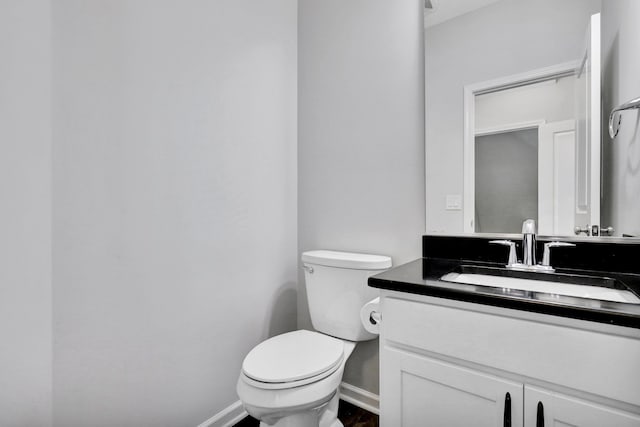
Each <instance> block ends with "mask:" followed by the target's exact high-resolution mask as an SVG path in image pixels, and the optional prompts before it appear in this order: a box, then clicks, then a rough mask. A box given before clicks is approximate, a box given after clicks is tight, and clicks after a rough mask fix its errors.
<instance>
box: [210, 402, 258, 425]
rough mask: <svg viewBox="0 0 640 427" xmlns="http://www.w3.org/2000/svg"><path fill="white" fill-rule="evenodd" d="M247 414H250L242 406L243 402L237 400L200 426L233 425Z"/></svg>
mask: <svg viewBox="0 0 640 427" xmlns="http://www.w3.org/2000/svg"><path fill="white" fill-rule="evenodd" d="M247 415H249V414H247V411H245V410H244V408H243V407H242V402H240V401H239V400H237V401H235V402H233V403H232V404H231V405H229V406H227V407H226V408H224V409H223V410H222V411H220V412H218V413H217V414H215V415H214V416H213V417H211V418H209V419H208V420H207V421H205V422H203V423H202V424H200V425H199V426H198V427H232V426H233V425H235V424H236V423H238V422H240V420H242V419H243V418H244V417H246V416H247Z"/></svg>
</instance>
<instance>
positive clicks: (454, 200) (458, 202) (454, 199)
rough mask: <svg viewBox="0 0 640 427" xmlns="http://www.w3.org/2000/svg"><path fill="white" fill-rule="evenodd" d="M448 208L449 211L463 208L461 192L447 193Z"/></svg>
mask: <svg viewBox="0 0 640 427" xmlns="http://www.w3.org/2000/svg"><path fill="white" fill-rule="evenodd" d="M446 209H447V210H448V211H460V210H462V196H461V195H459V194H447V201H446Z"/></svg>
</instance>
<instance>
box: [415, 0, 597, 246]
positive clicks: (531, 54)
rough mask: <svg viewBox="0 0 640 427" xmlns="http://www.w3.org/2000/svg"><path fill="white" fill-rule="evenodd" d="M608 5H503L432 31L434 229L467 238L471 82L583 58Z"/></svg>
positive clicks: (428, 73) (429, 134)
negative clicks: (590, 32)
mask: <svg viewBox="0 0 640 427" xmlns="http://www.w3.org/2000/svg"><path fill="white" fill-rule="evenodd" d="M599 10H600V0H562V1H557V0H540V1H535V2H532V1H529V0H503V1H500V2H498V3H494V4H492V5H490V6H488V7H486V8H483V9H479V10H477V11H474V12H471V13H469V14H466V15H463V16H460V17H458V18H454V19H452V20H450V21H446V22H444V23H442V24H439V25H436V26H434V27H430V28H429V29H427V31H426V33H425V45H426V55H425V61H426V69H425V78H426V135H425V139H426V182H427V188H426V204H427V213H426V221H427V226H426V230H427V232H448V233H461V232H462V231H463V217H462V211H447V210H445V199H446V195H448V194H459V195H462V190H463V164H462V163H463V162H462V154H463V152H462V146H463V96H462V95H463V88H464V86H465V85H468V84H472V83H478V82H482V81H487V80H491V79H494V78H498V77H503V76H508V75H511V74H517V73H522V72H525V71H529V70H533V69H536V68H542V67H546V66H550V65H555V64H559V63H562V62H566V61H571V60H576V59H577V57H578V56H579V54H578V52H580V49H579V48H580V46H581V45H582V42H583V39H584V36H585V31H586V28H587V23H588V19H589V16H590V15H591V14H593V13H596V12H598V11H599Z"/></svg>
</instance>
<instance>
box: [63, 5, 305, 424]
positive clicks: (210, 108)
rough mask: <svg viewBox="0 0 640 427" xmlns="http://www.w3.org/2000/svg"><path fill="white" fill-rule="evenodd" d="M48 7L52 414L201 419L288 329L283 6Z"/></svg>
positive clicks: (292, 247) (292, 308)
mask: <svg viewBox="0 0 640 427" xmlns="http://www.w3.org/2000/svg"><path fill="white" fill-rule="evenodd" d="M53 15H54V19H53V25H54V54H55V55H54V56H55V59H54V85H55V90H54V110H55V112H54V155H53V157H54V162H53V169H54V170H53V196H54V203H53V221H54V222H53V239H54V240H53V251H54V252H53V253H54V270H53V281H54V295H53V307H54V313H53V319H54V379H53V387H54V396H53V403H54V424H55V425H56V426H60V427H73V426H94V427H96V426H110V427H113V426H118V427H126V426H135V427H142V426H154V427H156V426H171V427H175V426H195V425H198V424H199V423H201V422H203V421H205V420H206V419H208V418H209V417H211V416H212V415H214V414H215V413H217V412H218V411H220V410H222V409H223V408H225V407H227V406H228V405H230V404H231V403H232V402H234V401H236V400H237V395H236V393H235V384H236V381H237V378H238V374H239V372H240V365H241V362H242V359H243V358H244V356H245V355H246V353H247V352H248V351H249V350H250V349H251V348H252V347H253V346H254V345H256V344H257V343H258V342H260V341H261V340H263V339H265V338H266V337H268V336H270V335H273V334H277V333H280V332H283V331H287V330H291V329H294V328H295V327H296V296H295V294H296V280H297V278H296V271H297V259H298V252H297V241H296V234H297V232H296V229H297V224H296V221H297V219H296V203H297V201H296V132H297V130H296V102H297V100H296V83H297V82H296V67H297V56H296V55H297V46H296V32H297V6H296V1H295V0H274V1H269V2H260V1H253V0H221V1H215V2H211V1H205V0H188V1H172V0H162V1H158V0H153V1H152V0H147V1H143V0H139V1H130V0H113V1H107V2H105V1H101V0H90V1H87V0H57V1H56V2H55V4H54V10H53Z"/></svg>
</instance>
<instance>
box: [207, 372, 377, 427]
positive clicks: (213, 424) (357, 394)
mask: <svg viewBox="0 0 640 427" xmlns="http://www.w3.org/2000/svg"><path fill="white" fill-rule="evenodd" d="M340 399H342V400H344V401H345V402H349V403H351V404H352V405H355V406H357V407H358V408H362V409H364V410H366V411H369V412H372V413H374V414H376V415H379V414H380V397H379V396H378V395H377V394H373V393H371V392H369V391H367V390H363V389H361V388H359V387H356V386H353V385H351V384H347V383H345V382H343V383H340ZM247 415H249V414H247V411H245V410H244V408H243V407H242V402H240V401H239V400H238V401H236V402H234V403H232V404H231V405H229V406H227V407H226V408H224V409H223V410H222V411H220V412H218V413H217V414H215V415H214V416H213V417H211V418H209V419H208V420H207V421H205V422H203V423H202V424H200V425H199V426H198V427H232V426H233V425H234V424H236V423H238V422H240V420H242V419H243V418H244V417H246V416H247Z"/></svg>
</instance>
